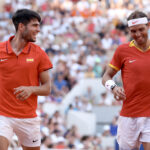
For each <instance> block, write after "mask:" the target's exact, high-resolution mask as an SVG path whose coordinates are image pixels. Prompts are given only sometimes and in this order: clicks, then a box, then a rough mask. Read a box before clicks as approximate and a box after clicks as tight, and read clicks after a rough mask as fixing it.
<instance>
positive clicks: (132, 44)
mask: <svg viewBox="0 0 150 150" xmlns="http://www.w3.org/2000/svg"><path fill="white" fill-rule="evenodd" d="M133 46H134V47H136V48H137V49H138V50H139V51H141V52H146V51H148V50H149V49H150V46H149V47H148V49H147V50H146V51H143V50H142V49H140V48H139V47H137V46H136V45H135V44H134V40H132V41H131V42H130V43H129V47H133Z"/></svg>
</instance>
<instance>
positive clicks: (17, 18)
mask: <svg viewBox="0 0 150 150" xmlns="http://www.w3.org/2000/svg"><path fill="white" fill-rule="evenodd" d="M32 19H37V20H38V21H39V22H41V17H40V15H39V14H38V13H36V12H35V11H33V10H29V9H19V10H17V11H16V12H15V14H14V15H13V17H12V21H13V24H14V26H15V29H16V31H17V30H18V25H19V23H23V24H24V25H27V24H28V23H29V22H30V21H31V20H32Z"/></svg>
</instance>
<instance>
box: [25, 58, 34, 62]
mask: <svg viewBox="0 0 150 150" xmlns="http://www.w3.org/2000/svg"><path fill="white" fill-rule="evenodd" d="M26 62H29V63H31V62H34V58H27V59H26Z"/></svg>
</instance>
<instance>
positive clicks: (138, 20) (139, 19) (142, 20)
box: [128, 17, 148, 27]
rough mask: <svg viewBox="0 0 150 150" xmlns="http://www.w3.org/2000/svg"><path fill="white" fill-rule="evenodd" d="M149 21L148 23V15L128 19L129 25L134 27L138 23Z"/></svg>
mask: <svg viewBox="0 0 150 150" xmlns="http://www.w3.org/2000/svg"><path fill="white" fill-rule="evenodd" d="M147 23H148V19H147V17H143V18H137V19H131V20H129V21H128V27H132V26H135V25H138V24H147Z"/></svg>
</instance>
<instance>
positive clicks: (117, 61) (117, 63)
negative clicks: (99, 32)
mask: <svg viewBox="0 0 150 150" xmlns="http://www.w3.org/2000/svg"><path fill="white" fill-rule="evenodd" d="M109 66H110V67H111V68H113V69H115V70H117V71H119V70H120V69H121V66H122V61H121V47H120V46H119V47H118V48H117V49H116V51H115V53H114V55H113V58H112V60H111V61H110V64H109Z"/></svg>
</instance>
